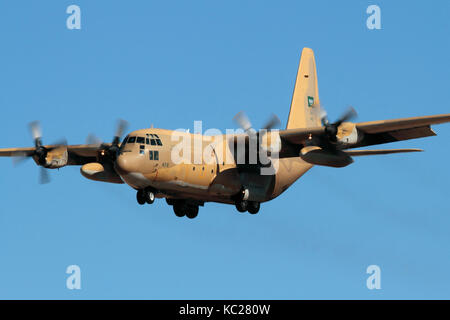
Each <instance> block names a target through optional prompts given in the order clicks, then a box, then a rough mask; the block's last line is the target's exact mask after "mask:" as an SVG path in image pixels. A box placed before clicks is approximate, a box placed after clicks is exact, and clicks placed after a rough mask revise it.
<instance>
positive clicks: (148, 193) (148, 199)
mask: <svg viewBox="0 0 450 320" xmlns="http://www.w3.org/2000/svg"><path fill="white" fill-rule="evenodd" d="M136 200H137V202H138V203H139V204H140V205H144V204H146V203H148V204H152V203H153V202H154V201H155V192H154V191H153V190H151V189H140V190H138V191H137V193H136Z"/></svg>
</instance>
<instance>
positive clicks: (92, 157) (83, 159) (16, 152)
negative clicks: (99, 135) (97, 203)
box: [0, 143, 111, 165]
mask: <svg viewBox="0 0 450 320" xmlns="http://www.w3.org/2000/svg"><path fill="white" fill-rule="evenodd" d="M110 145H111V144H110V143H104V144H102V145H98V144H83V145H68V146H66V148H67V155H68V159H67V160H68V161H67V165H84V164H86V163H90V162H95V161H97V155H98V152H99V151H101V150H102V149H104V148H106V147H108V146H110ZM56 147H58V148H60V147H61V146H52V145H47V146H44V148H46V149H48V150H52V149H55V148H56ZM34 151H35V148H34V147H30V148H8V149H0V157H30V156H33V154H34Z"/></svg>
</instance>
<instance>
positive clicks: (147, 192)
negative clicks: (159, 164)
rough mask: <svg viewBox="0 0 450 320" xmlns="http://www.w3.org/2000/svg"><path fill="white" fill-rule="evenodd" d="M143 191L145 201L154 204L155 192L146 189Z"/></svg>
mask: <svg viewBox="0 0 450 320" xmlns="http://www.w3.org/2000/svg"><path fill="white" fill-rule="evenodd" d="M143 193H144V198H145V202H147V203H148V204H152V203H153V202H154V201H155V194H154V193H153V191H150V190H145V191H144V192H143Z"/></svg>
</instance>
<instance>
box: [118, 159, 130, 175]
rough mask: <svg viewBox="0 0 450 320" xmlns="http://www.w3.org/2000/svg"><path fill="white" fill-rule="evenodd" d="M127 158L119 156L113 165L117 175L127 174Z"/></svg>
mask: <svg viewBox="0 0 450 320" xmlns="http://www.w3.org/2000/svg"><path fill="white" fill-rule="evenodd" d="M127 158H128V157H127V156H125V155H119V156H118V157H117V160H116V163H115V167H116V170H117V171H118V172H119V174H124V173H127V172H129V171H130V170H129V166H130V164H129V159H127Z"/></svg>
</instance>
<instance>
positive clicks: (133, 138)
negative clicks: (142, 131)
mask: <svg viewBox="0 0 450 320" xmlns="http://www.w3.org/2000/svg"><path fill="white" fill-rule="evenodd" d="M135 141H136V137H129V138H128V141H127V143H134V142H135Z"/></svg>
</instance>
